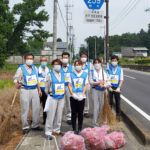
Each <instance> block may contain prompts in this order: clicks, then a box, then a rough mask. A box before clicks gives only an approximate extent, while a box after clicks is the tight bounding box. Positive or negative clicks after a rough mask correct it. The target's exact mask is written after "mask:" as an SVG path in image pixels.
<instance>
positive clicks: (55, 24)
mask: <svg viewBox="0 0 150 150" xmlns="http://www.w3.org/2000/svg"><path fill="white" fill-rule="evenodd" d="M57 3H58V0H54V14H53V59H56V58H57Z"/></svg>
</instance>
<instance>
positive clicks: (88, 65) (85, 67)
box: [80, 52, 93, 118]
mask: <svg viewBox="0 0 150 150" xmlns="http://www.w3.org/2000/svg"><path fill="white" fill-rule="evenodd" d="M80 57H81V61H82V63H83V66H82V70H83V71H84V72H87V73H88V79H89V77H90V72H91V70H93V65H92V64H91V63H90V62H87V58H88V55H87V53H86V52H82V53H81V54H80ZM90 89H91V88H90V84H88V87H87V92H86V100H85V107H84V116H85V117H86V118H89V99H90Z"/></svg>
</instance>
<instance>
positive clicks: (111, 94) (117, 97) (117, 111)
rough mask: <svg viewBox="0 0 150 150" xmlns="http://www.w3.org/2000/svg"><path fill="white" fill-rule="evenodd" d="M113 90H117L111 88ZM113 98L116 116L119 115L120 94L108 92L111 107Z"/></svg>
mask: <svg viewBox="0 0 150 150" xmlns="http://www.w3.org/2000/svg"><path fill="white" fill-rule="evenodd" d="M112 89H113V90H116V89H117V88H115V87H112ZM114 97H115V102H116V115H120V112H121V111H120V93H117V92H109V103H110V106H111V107H112V106H113V98H114Z"/></svg>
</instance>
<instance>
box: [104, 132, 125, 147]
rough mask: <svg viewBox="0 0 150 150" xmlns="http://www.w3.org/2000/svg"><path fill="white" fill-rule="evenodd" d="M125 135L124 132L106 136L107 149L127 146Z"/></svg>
mask: <svg viewBox="0 0 150 150" xmlns="http://www.w3.org/2000/svg"><path fill="white" fill-rule="evenodd" d="M125 143H126V141H125V139H124V134H123V133H122V132H112V133H110V134H107V135H106V136H105V145H106V148H107V149H109V148H112V149H118V148H120V147H123V146H124V145H125Z"/></svg>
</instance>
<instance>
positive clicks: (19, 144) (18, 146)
mask: <svg viewBox="0 0 150 150" xmlns="http://www.w3.org/2000/svg"><path fill="white" fill-rule="evenodd" d="M28 134H29V133H28ZM28 134H25V135H24V136H23V137H22V139H21V141H20V142H19V143H18V145H17V146H16V148H15V150H18V149H19V148H20V146H21V144H22V143H23V141H24V140H25V138H26V137H27V136H28Z"/></svg>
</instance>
